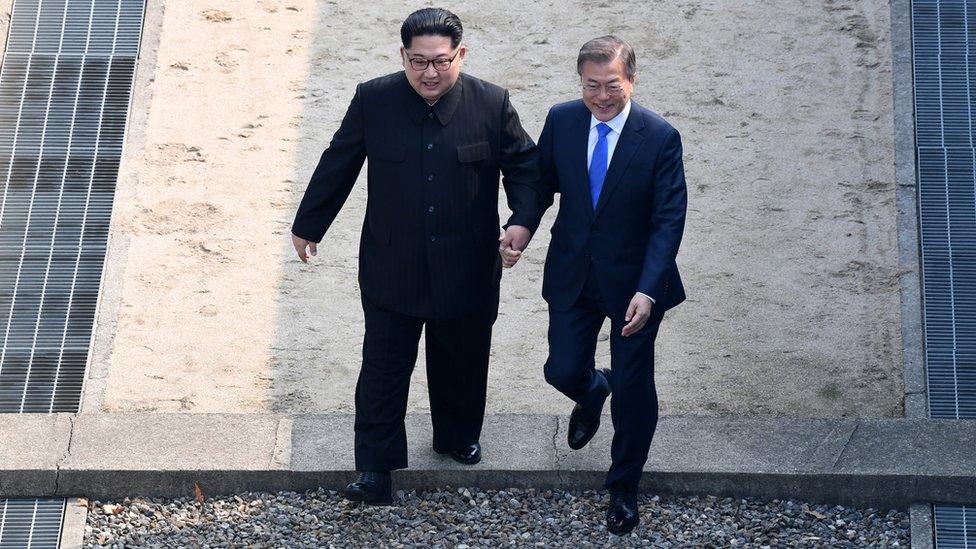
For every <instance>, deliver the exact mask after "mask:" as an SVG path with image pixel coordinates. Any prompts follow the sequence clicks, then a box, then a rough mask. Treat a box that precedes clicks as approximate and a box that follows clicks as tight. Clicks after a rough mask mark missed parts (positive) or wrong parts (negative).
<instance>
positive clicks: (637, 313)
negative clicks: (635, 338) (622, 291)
mask: <svg viewBox="0 0 976 549" xmlns="http://www.w3.org/2000/svg"><path fill="white" fill-rule="evenodd" d="M653 305H654V304H653V303H651V300H650V298H648V297H647V296H645V295H642V294H634V297H633V298H632V299H631V300H630V306H628V307H627V314H626V315H624V320H625V321H626V322H627V324H626V325H624V329H623V331H622V332H621V333H622V335H623V336H624V337H628V336H630V335H631V334H633V333H635V332H638V331H640V329H641V328H643V327H644V324H646V323H647V319H648V318H650V316H651V307H652V306H653Z"/></svg>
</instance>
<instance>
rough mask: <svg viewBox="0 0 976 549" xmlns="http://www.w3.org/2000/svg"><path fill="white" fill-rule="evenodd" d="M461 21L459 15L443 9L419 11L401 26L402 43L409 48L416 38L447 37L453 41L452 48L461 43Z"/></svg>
mask: <svg viewBox="0 0 976 549" xmlns="http://www.w3.org/2000/svg"><path fill="white" fill-rule="evenodd" d="M463 33H464V29H463V28H461V20H460V19H458V16H457V15H454V14H453V13H451V12H449V11H447V10H445V9H443V8H423V9H419V10H417V11H415V12H413V13H411V14H410V15H409V16H407V18H406V19H404V20H403V25H400V41H401V42H403V47H404V48H409V47H410V43H411V42H413V37H414V36H432V35H433V36H446V37H448V38H450V39H451V47H452V48H456V47H458V44H460V43H461V35H462V34H463Z"/></svg>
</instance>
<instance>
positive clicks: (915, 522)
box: [909, 501, 935, 549]
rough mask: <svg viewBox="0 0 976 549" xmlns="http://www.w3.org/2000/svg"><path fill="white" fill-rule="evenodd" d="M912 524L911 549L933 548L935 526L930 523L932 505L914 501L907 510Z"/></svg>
mask: <svg viewBox="0 0 976 549" xmlns="http://www.w3.org/2000/svg"><path fill="white" fill-rule="evenodd" d="M909 520H910V521H911V524H912V549H934V548H935V526H934V524H933V522H932V504H931V503H929V502H927V501H916V502H914V503H912V505H911V507H910V508H909Z"/></svg>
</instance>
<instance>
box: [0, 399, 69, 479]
mask: <svg viewBox="0 0 976 549" xmlns="http://www.w3.org/2000/svg"><path fill="white" fill-rule="evenodd" d="M2 415H3V416H4V417H3V421H2V423H0V424H2V425H3V427H2V428H0V463H2V464H3V466H2V468H0V497H2V498H16V497H23V496H28V495H30V494H35V493H37V494H50V493H54V492H56V491H57V475H56V474H55V471H56V470H57V465H58V463H59V462H60V461H61V460H62V459H63V458H64V456H65V454H66V453H67V452H68V444H69V440H70V438H71V422H72V420H73V418H74V416H73V415H72V414H63V413H58V414H2Z"/></svg>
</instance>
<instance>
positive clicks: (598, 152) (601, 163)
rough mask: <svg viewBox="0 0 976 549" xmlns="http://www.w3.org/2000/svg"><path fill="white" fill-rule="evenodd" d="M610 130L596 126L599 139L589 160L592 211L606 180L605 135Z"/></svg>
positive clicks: (605, 126)
mask: <svg viewBox="0 0 976 549" xmlns="http://www.w3.org/2000/svg"><path fill="white" fill-rule="evenodd" d="M610 129H611V128H610V126H607V125H606V124H604V123H602V122H601V123H599V124H597V125H596V131H597V132H598V133H599V134H600V137H599V138H598V139H597V140H596V146H595V147H593V157H592V158H590V199H591V200H593V210H594V211H596V203H597V201H598V200H599V199H600V191H601V190H603V180H604V179H606V178H607V134H608V133H610Z"/></svg>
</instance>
